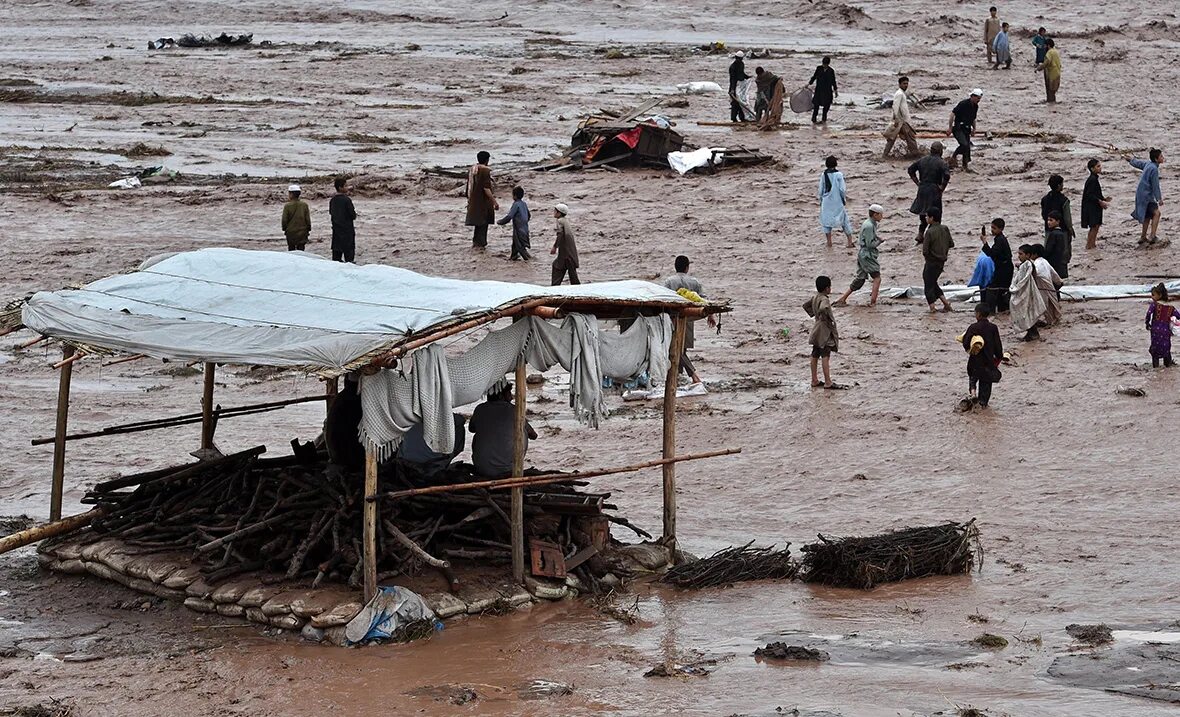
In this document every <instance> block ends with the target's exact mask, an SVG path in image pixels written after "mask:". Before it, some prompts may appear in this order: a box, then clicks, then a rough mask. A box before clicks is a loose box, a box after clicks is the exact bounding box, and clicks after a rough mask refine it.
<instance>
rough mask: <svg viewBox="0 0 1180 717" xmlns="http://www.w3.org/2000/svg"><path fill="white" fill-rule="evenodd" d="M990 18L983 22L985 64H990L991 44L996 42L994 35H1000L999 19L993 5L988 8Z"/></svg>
mask: <svg viewBox="0 0 1180 717" xmlns="http://www.w3.org/2000/svg"><path fill="white" fill-rule="evenodd" d="M988 11H989V12H990V13H991V16H990V17H989V18H988V19H986V20H984V21H983V44H985V45H987V64H989V65H991V64H993V63H992V52H993V50H992V43H993V42H995V40H996V35H999V34H1000V17H999V15H998V14H997V11H996V8H995V6H994V5H993V6H992V7H990V8H988Z"/></svg>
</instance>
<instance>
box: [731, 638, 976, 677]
mask: <svg viewBox="0 0 1180 717" xmlns="http://www.w3.org/2000/svg"><path fill="white" fill-rule="evenodd" d="M761 640H766V641H767V642H768V643H770V644H768V645H767V646H766V647H767V648H770V647H774V646H775V645H776V644H778V645H786V646H802V647H804V648H806V649H810V650H816V651H818V652H821V653H823V654H826V655H827V656H828V660H827V662H829V663H830V664H832V665H890V666H906V667H937V668H942V667H945V666H946V665H948V664H957V665H974V664H976V663H977V661H978V660H979V659H982V658H986V657H987V654H986V653H987V652H988V651H986V650H983V649H981V648H980V647H979V646H977V645H973V644H971V643H969V642H917V641H914V642H908V641H897V640H884V639H880V640H878V639H874V638H870V637H866V636H863V635H859V634H856V633H853V634H849V635H844V636H825V635H815V634H810V633H805V632H800V631H786V632H783V633H781V634H779V635H766V636H763V637H761V638H760V639H759V641H761ZM762 649H766V648H762ZM755 654H757V653H755ZM786 659H791V658H786ZM795 659H798V658H795Z"/></svg>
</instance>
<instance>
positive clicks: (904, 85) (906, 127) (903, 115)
mask: <svg viewBox="0 0 1180 717" xmlns="http://www.w3.org/2000/svg"><path fill="white" fill-rule="evenodd" d="M909 89H910V78H908V77H899V78H898V79H897V92H894V93H893V121H892V123H890V125H889V128H888V129H886V130H885V132H884V136H885V152H884V154H883V155H882V156H883V157H886V158H888V157H889V153H890V152H892V151H893V143H894V142H896V141H897V139H898V138H899V137H900V138H901V139H902V141H904V142H905V151H906V156H907V157H912V156H914V155H916V154H918V152H919V151H920V150H919V149H918V139H917V134H916V133H915V132H914V126H913V125H912V124H911V122H910V104H909V100H910V95H909Z"/></svg>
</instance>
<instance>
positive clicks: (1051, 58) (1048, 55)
mask: <svg viewBox="0 0 1180 717" xmlns="http://www.w3.org/2000/svg"><path fill="white" fill-rule="evenodd" d="M1037 69H1038V70H1041V71H1042V72H1044V73H1045V102H1046V103H1048V104H1051V105H1055V104H1057V90H1059V89H1061V55H1060V53H1058V52H1057V43H1055V42H1054V41H1053V39H1052V38H1049V39H1047V40H1045V59H1044V60H1043V61H1042V62H1041V63H1040V64H1038V65H1037Z"/></svg>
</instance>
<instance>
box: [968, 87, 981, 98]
mask: <svg viewBox="0 0 1180 717" xmlns="http://www.w3.org/2000/svg"><path fill="white" fill-rule="evenodd" d="M971 94H973V95H975V96H976V97H983V90H981V89H979V88H978V87H976V88H975V89H973V90H971Z"/></svg>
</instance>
